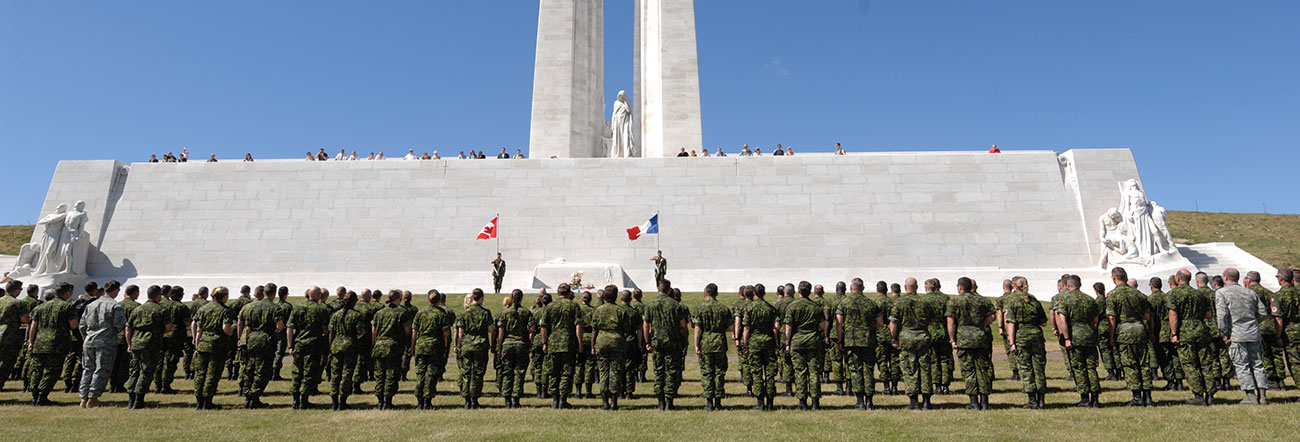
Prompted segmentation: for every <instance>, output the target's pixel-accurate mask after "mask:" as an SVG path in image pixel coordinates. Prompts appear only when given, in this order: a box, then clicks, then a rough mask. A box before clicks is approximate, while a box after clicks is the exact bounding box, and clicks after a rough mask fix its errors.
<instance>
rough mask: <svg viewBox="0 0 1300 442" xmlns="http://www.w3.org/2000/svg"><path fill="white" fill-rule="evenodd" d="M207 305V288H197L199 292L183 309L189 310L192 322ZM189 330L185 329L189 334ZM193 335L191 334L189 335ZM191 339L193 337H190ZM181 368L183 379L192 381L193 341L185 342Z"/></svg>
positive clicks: (191, 297)
mask: <svg viewBox="0 0 1300 442" xmlns="http://www.w3.org/2000/svg"><path fill="white" fill-rule="evenodd" d="M207 303H208V287H207V286H203V287H199V291H197V292H194V294H193V295H190V303H189V304H185V308H188V309H189V310H190V319H191V322H192V321H193V318H194V315H197V314H198V313H199V309H200V308H203V305H204V304H207ZM190 331H191V330H189V329H187V330H186V332H187V333H189V332H190ZM190 334H191V335H193V333H190ZM190 337H191V338H193V336H190ZM181 367H182V368H184V369H185V379H194V340H193V339H186V340H185V358H184V359H182V360H181Z"/></svg>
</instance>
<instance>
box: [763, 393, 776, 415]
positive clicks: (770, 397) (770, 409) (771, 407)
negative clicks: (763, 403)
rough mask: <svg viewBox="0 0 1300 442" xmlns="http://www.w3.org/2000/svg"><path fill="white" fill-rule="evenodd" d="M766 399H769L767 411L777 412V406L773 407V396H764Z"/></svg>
mask: <svg viewBox="0 0 1300 442" xmlns="http://www.w3.org/2000/svg"><path fill="white" fill-rule="evenodd" d="M764 397H765V398H767V411H772V410H775V409H776V406H775V405H772V400H773V398H772V396H764Z"/></svg>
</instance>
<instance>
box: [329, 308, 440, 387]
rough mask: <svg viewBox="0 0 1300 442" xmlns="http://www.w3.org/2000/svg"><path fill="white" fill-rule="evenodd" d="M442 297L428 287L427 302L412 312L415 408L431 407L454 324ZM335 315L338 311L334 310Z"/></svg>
mask: <svg viewBox="0 0 1300 442" xmlns="http://www.w3.org/2000/svg"><path fill="white" fill-rule="evenodd" d="M443 298H445V296H443V294H442V293H438V291H437V290H429V293H428V301H429V304H428V305H425V306H424V307H423V308H421V309H420V311H419V313H416V314H415V319H414V320H412V321H411V334H412V335H413V336H411V345H412V346H414V348H413V349H412V350H411V353H412V354H414V355H415V401H416V408H417V409H420V410H428V409H431V408H433V398H434V396H437V394H438V378H439V377H440V376H442V373H441V372H439V370H440V367H438V358H439V357H441V356H442V355H443V354H444V353H443V348H445V347H446V346H447V344H448V343H450V342H451V328H452V325H454V323H453V321H452V319H451V316H450V315H448V314H447V312H446V311H444V310H443V309H441V308H438V305H439V304H441V302H442V299H443ZM335 315H337V313H335Z"/></svg>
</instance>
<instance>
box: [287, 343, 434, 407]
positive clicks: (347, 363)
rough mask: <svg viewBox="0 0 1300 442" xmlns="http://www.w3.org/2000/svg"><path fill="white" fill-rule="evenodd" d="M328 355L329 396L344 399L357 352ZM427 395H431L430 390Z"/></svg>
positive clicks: (350, 381)
mask: <svg viewBox="0 0 1300 442" xmlns="http://www.w3.org/2000/svg"><path fill="white" fill-rule="evenodd" d="M277 354H278V352H277ZM330 356H331V357H330V396H337V397H338V398H340V399H345V398H347V397H348V396H349V395H351V394H352V380H353V379H356V376H357V353H356V352H354V351H346V352H342V353H334V354H331V355H330ZM277 357H278V356H277ZM429 397H433V394H432V390H430V394H429Z"/></svg>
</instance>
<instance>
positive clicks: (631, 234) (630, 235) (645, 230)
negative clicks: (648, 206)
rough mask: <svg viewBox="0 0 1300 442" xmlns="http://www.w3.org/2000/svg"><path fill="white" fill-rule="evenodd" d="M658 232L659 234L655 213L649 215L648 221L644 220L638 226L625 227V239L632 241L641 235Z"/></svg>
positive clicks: (657, 215)
mask: <svg viewBox="0 0 1300 442" xmlns="http://www.w3.org/2000/svg"><path fill="white" fill-rule="evenodd" d="M658 234H659V214H655V216H652V217H650V220H649V221H646V222H645V223H643V224H641V225H639V226H636V227H633V228H631V229H627V239H629V240H632V241H636V240H638V239H640V238H641V237H642V236H643V235H658Z"/></svg>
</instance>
